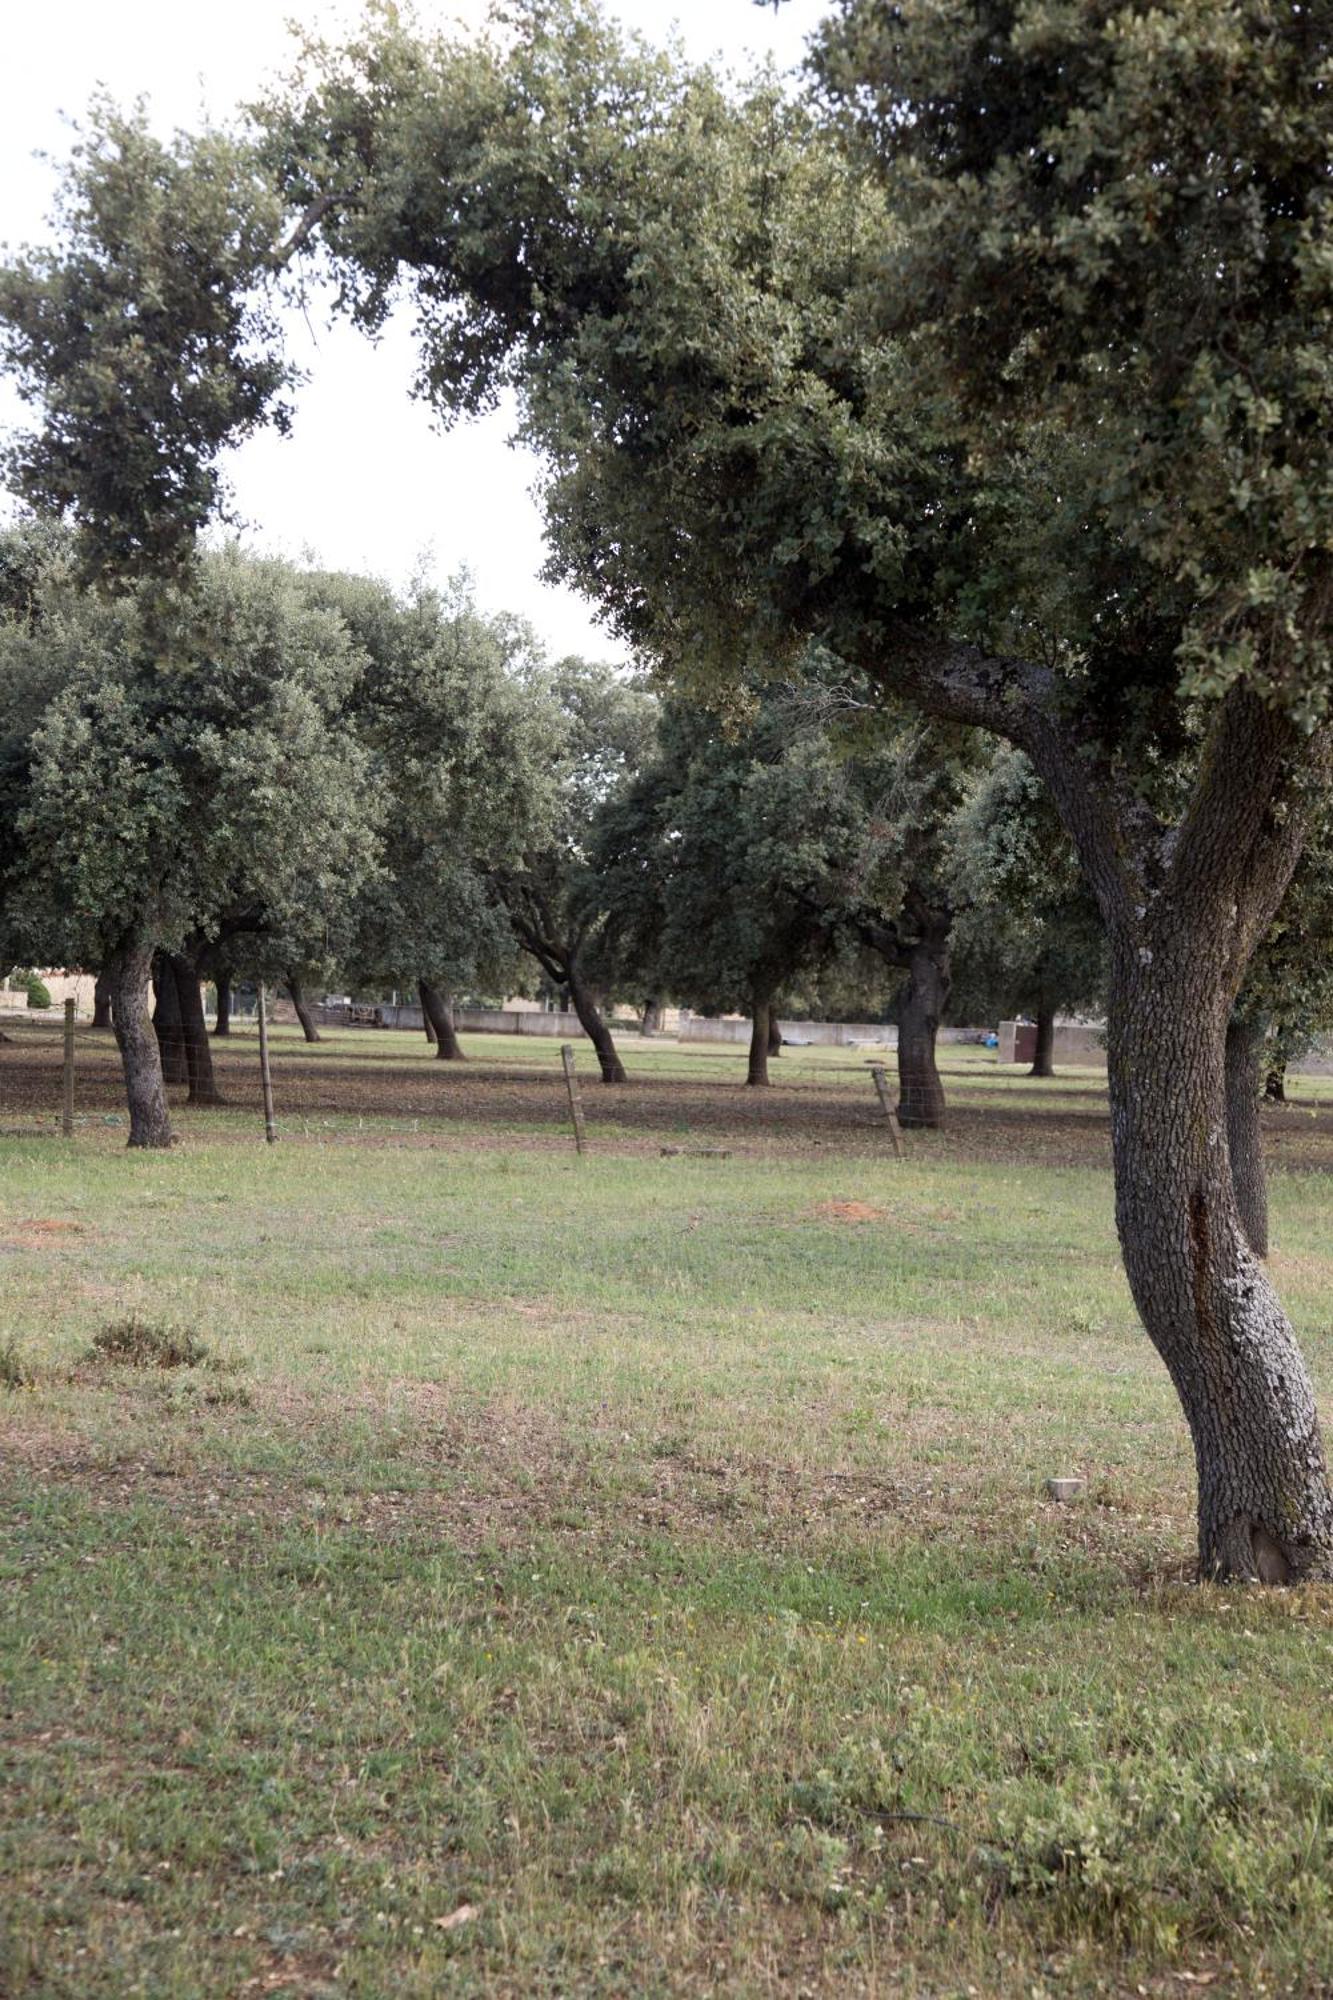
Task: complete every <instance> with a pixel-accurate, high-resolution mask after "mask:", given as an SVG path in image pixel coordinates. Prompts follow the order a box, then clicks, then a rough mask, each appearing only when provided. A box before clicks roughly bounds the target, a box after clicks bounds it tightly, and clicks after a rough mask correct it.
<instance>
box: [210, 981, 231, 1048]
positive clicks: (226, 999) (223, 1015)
mask: <svg viewBox="0 0 1333 2000" xmlns="http://www.w3.org/2000/svg"><path fill="white" fill-rule="evenodd" d="M215 985H216V988H217V996H218V1011H217V1019H216V1020H215V1021H214V1023H213V1033H214V1034H215V1035H223V1036H226V1035H229V1034H230V1033H231V967H230V966H227V967H226V968H225V969H224V970H222V971H221V972H219V973H218V976H217V979H216V981H215Z"/></svg>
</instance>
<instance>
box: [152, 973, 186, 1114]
mask: <svg viewBox="0 0 1333 2000" xmlns="http://www.w3.org/2000/svg"><path fill="white" fill-rule="evenodd" d="M153 997H154V1006H153V1032H154V1033H155V1034H156V1036H157V1047H158V1054H159V1056H160V1058H161V1063H162V1076H163V1080H164V1081H165V1082H167V1083H188V1082H189V1081H190V1059H189V1057H188V1055H187V1054H186V1051H185V1025H184V1023H183V1021H182V1020H181V1003H180V994H179V992H178V991H177V988H176V975H175V973H174V972H173V971H172V968H171V963H170V961H169V959H168V958H167V955H166V953H165V952H163V951H159V952H156V953H154V955H153Z"/></svg>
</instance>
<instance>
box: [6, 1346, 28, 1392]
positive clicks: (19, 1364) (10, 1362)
mask: <svg viewBox="0 0 1333 2000" xmlns="http://www.w3.org/2000/svg"><path fill="white" fill-rule="evenodd" d="M32 1379H33V1376H32V1370H31V1368H29V1366H28V1364H27V1362H26V1361H25V1360H24V1359H23V1356H22V1355H21V1354H20V1353H19V1350H18V1342H17V1341H16V1340H15V1339H14V1336H13V1335H12V1334H11V1335H10V1336H9V1338H8V1339H7V1340H0V1389H27V1388H29V1387H30V1386H31V1384H32Z"/></svg>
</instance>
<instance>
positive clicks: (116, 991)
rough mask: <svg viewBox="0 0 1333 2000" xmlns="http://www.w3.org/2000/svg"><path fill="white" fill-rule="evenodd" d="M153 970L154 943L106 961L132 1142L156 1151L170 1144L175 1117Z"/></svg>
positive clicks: (128, 949)
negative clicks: (156, 1019) (153, 1010)
mask: <svg viewBox="0 0 1333 2000" xmlns="http://www.w3.org/2000/svg"><path fill="white" fill-rule="evenodd" d="M152 970H153V947H152V946H151V945H149V944H135V945H130V946H128V947H127V948H126V949H125V950H124V951H121V952H118V953H117V954H116V955H115V956H114V957H112V958H110V959H109V960H108V961H107V965H106V977H107V979H108V980H109V982H110V985H111V1007H112V1012H113V1015H114V1018H115V1027H116V1046H117V1047H118V1048H119V1050H120V1061H121V1067H122V1069H123V1071H124V1075H125V1099H126V1102H127V1104H128V1106H129V1113H130V1136H129V1142H128V1143H129V1144H130V1145H131V1146H143V1147H148V1148H152V1149H154V1150H156V1149H158V1148H161V1147H164V1146H169V1145H170V1144H171V1118H170V1114H169V1113H168V1110H167V1092H166V1085H165V1083H164V1081H163V1077H162V1058H161V1054H160V1051H159V1048H158V1040H157V1034H156V1032H155V1030H154V1026H153V1021H152V1017H151V1016H150V1014H149V1011H148V993H149V988H150V986H151V983H152Z"/></svg>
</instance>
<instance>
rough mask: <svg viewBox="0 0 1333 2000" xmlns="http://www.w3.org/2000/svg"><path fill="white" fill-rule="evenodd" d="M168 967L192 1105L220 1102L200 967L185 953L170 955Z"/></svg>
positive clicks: (220, 1095)
mask: <svg viewBox="0 0 1333 2000" xmlns="http://www.w3.org/2000/svg"><path fill="white" fill-rule="evenodd" d="M167 970H168V971H169V972H170V974H171V976H172V978H173V979H174V980H175V982H176V1000H177V1009H178V1013H179V1018H180V1034H181V1040H182V1042H183V1043H184V1046H185V1066H186V1073H187V1075H188V1077H189V1083H190V1097H189V1102H190V1103H191V1104H221V1103H222V1102H223V1096H222V1092H221V1091H220V1090H219V1089H218V1086H217V1079H216V1077H215V1076H214V1074H213V1050H212V1047H211V1045H210V1043H209V1039H208V1023H207V1021H206V1020H205V1018H204V996H203V993H202V992H201V990H200V986H199V970H198V967H197V966H196V965H194V964H193V962H192V961H191V960H190V959H189V958H187V957H186V956H185V954H184V953H183V952H171V953H169V954H168V955H167Z"/></svg>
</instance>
